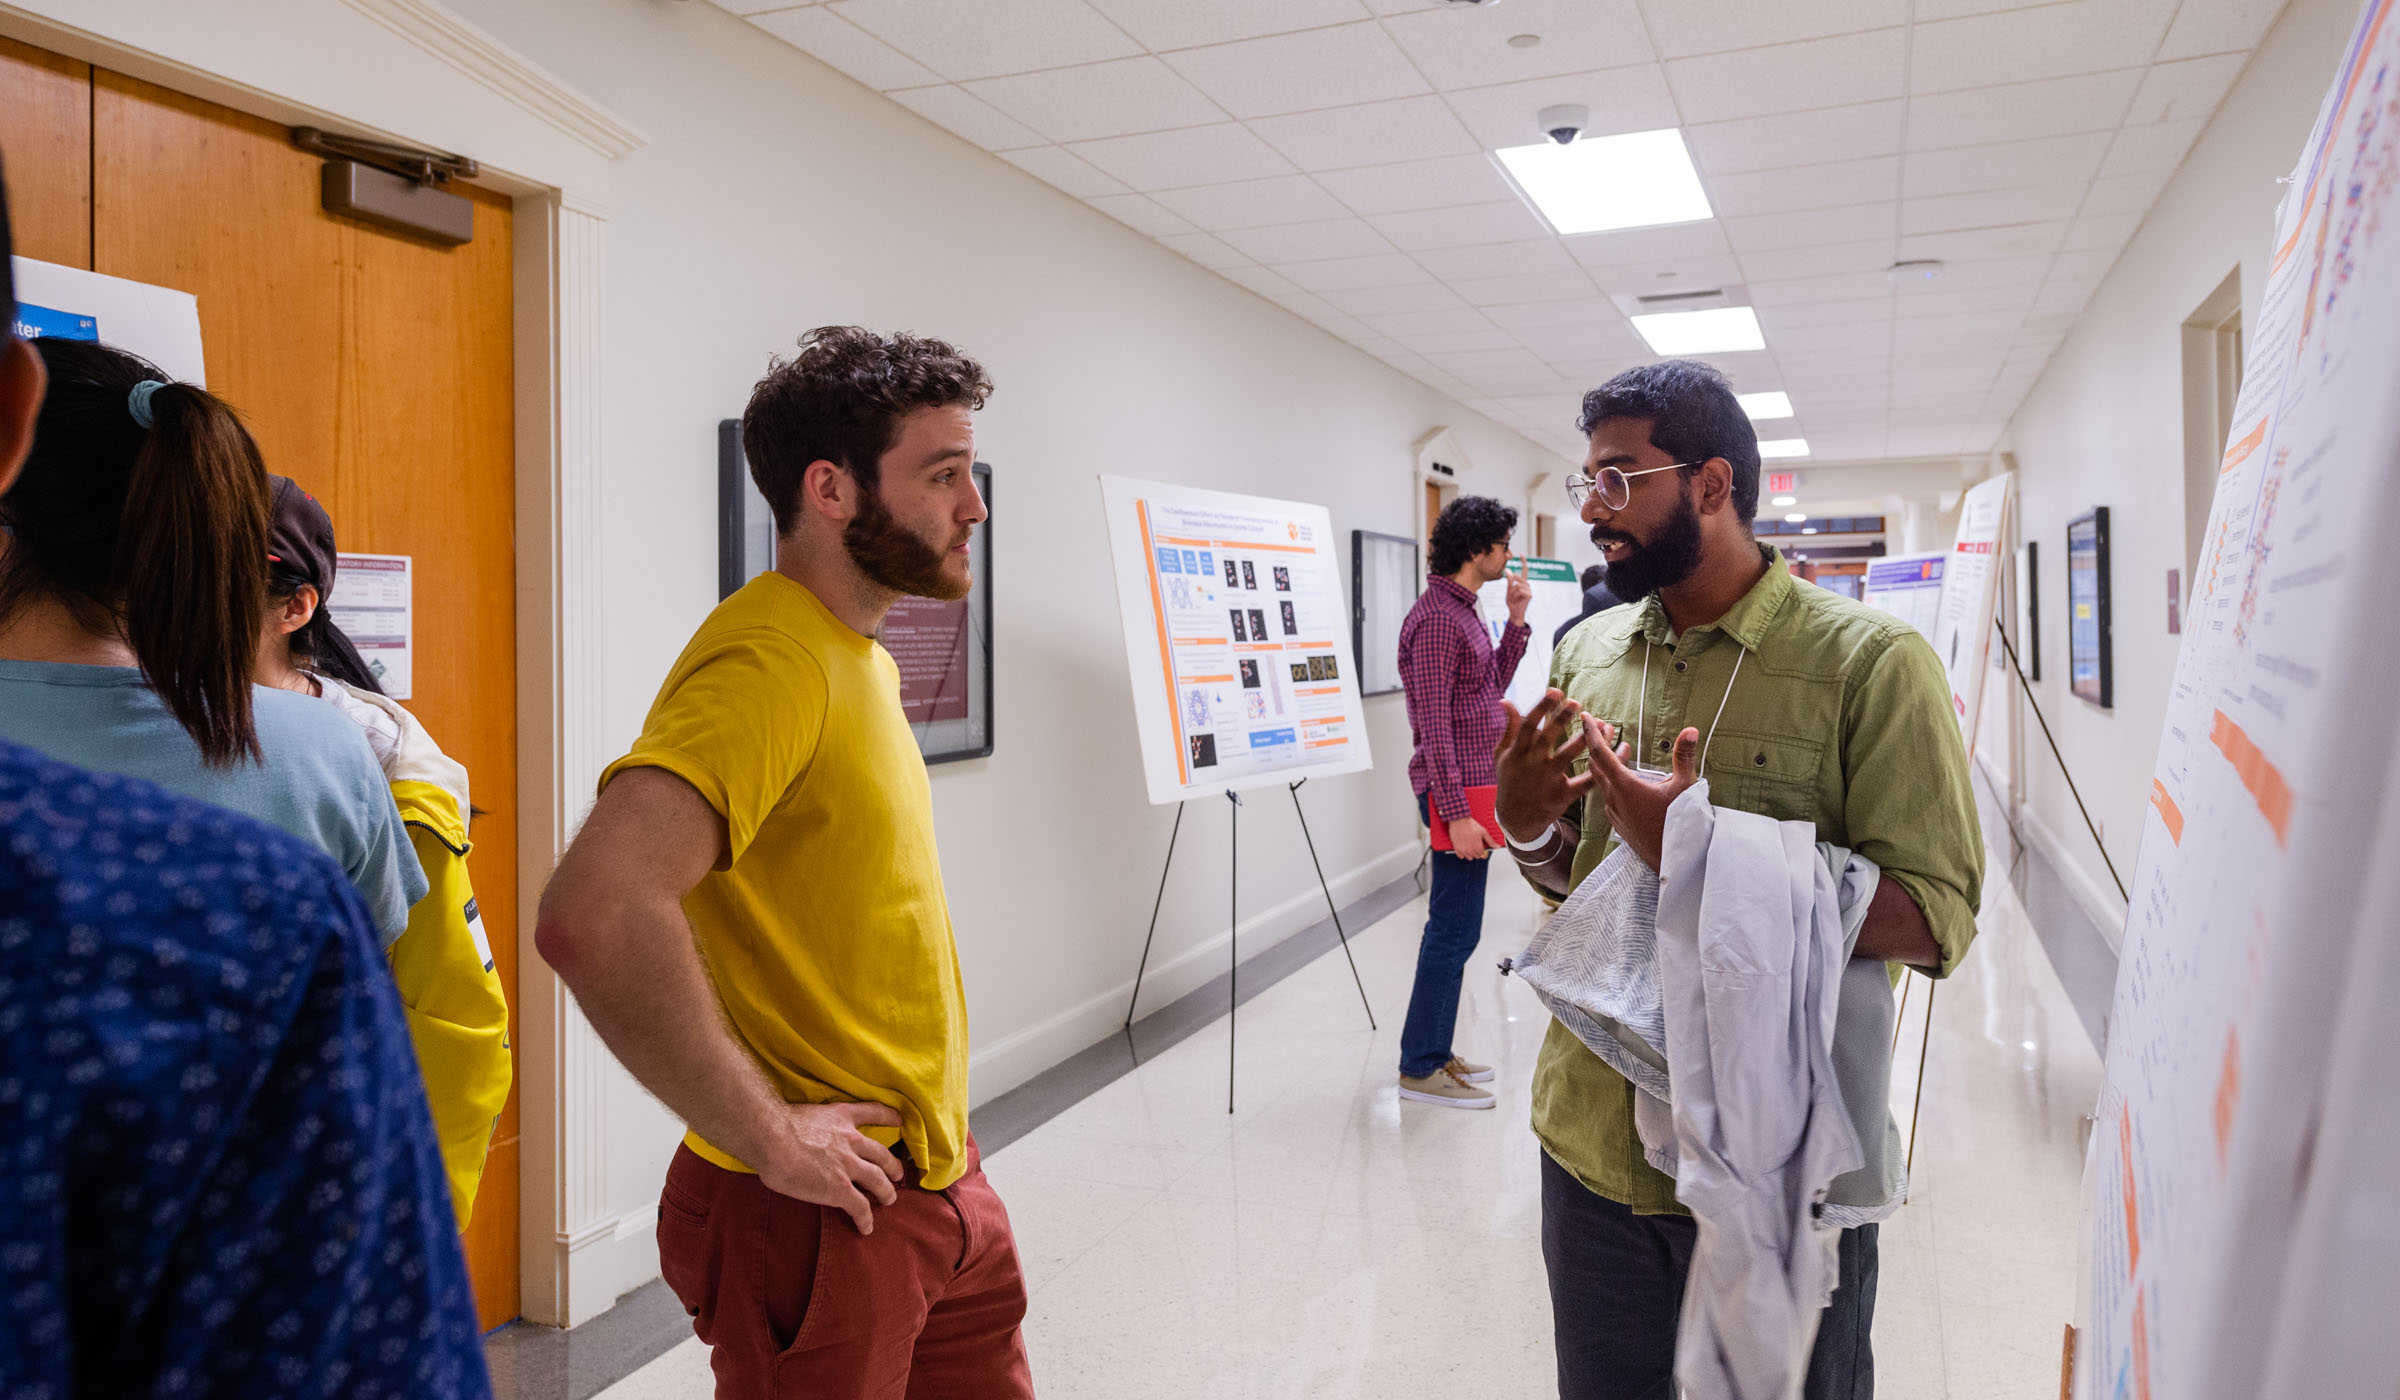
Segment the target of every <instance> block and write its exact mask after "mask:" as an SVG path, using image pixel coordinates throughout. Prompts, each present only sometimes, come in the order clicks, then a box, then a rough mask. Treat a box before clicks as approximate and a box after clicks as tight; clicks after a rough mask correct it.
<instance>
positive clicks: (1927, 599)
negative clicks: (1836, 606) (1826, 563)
mask: <svg viewBox="0 0 2400 1400" xmlns="http://www.w3.org/2000/svg"><path fill="white" fill-rule="evenodd" d="M1949 564H1950V552H1949V551H1948V550H1943V551H1941V552H1940V553H1936V554H1897V555H1893V556H1892V557H1890V558H1888V559H1877V560H1875V561H1873V562H1872V563H1870V564H1868V565H1867V581H1866V586H1865V588H1864V589H1863V590H1861V593H1860V597H1859V601H1860V602H1862V603H1865V604H1866V605H1867V606H1868V607H1870V608H1880V609H1882V610H1883V611H1885V612H1888V613H1890V614H1891V615H1892V616H1894V617H1897V618H1899V619H1900V620H1901V621H1903V622H1905V623H1907V624H1908V625H1909V626H1911V627H1914V628H1916V629H1917V630H1918V631H1919V632H1922V633H1924V634H1925V640H1926V641H1928V642H1930V641H1932V640H1933V632H1934V627H1935V625H1936V624H1938V623H1939V622H1940V621H1941V617H1942V575H1943V573H1944V572H1945V571H1946V570H1947V569H1948V568H1949Z"/></svg>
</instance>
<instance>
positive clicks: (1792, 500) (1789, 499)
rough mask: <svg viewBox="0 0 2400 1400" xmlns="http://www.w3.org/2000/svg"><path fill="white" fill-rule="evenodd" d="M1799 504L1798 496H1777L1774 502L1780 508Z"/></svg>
mask: <svg viewBox="0 0 2400 1400" xmlns="http://www.w3.org/2000/svg"><path fill="white" fill-rule="evenodd" d="M1799 503H1800V498H1799V497H1798V496H1777V497H1776V498H1775V500H1774V502H1773V504H1775V505H1779V506H1790V505H1798V504H1799Z"/></svg>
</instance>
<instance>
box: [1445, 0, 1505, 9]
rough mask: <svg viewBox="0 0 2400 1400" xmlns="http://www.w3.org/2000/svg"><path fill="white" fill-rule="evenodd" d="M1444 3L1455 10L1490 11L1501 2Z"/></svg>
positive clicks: (1451, 0) (1464, 0)
mask: <svg viewBox="0 0 2400 1400" xmlns="http://www.w3.org/2000/svg"><path fill="white" fill-rule="evenodd" d="M1442 3H1443V4H1445V5H1448V6H1449V7H1450V8H1451V9H1453V10H1488V9H1490V8H1491V7H1492V6H1494V5H1497V4H1499V3H1500V0H1442Z"/></svg>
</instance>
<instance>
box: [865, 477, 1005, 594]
mask: <svg viewBox="0 0 2400 1400" xmlns="http://www.w3.org/2000/svg"><path fill="white" fill-rule="evenodd" d="M842 548H843V549H844V550H845V551H847V552H848V554H849V555H850V562H851V563H853V564H856V565H857V566H858V571H859V572H860V573H862V574H865V575H866V576H867V578H868V580H869V581H870V582H872V583H874V584H875V585H876V586H878V587H881V588H888V589H890V590H892V591H893V592H894V593H905V594H909V595H911V596H913V597H918V598H934V599H939V600H940V601H942V602H945V603H948V602H955V601H957V600H958V599H960V598H964V597H966V596H967V592H968V590H969V589H971V588H973V587H974V580H973V579H972V578H969V579H966V580H965V581H963V582H962V581H961V580H959V579H958V578H956V577H954V576H952V575H951V574H950V573H949V572H948V571H947V570H945V569H944V568H943V567H942V566H943V565H944V564H945V563H947V562H948V560H949V557H950V556H949V553H948V551H946V550H941V549H936V548H935V547H934V546H932V545H929V544H927V543H926V542H925V541H924V540H922V539H920V538H919V537H918V536H917V535H916V534H914V533H913V532H911V531H910V530H909V529H908V528H907V527H906V526H904V525H902V524H901V523H900V521H899V519H898V518H897V517H895V516H894V515H893V514H892V512H891V510H890V509H889V508H888V507H886V506H885V505H884V503H883V494H882V493H881V492H880V491H877V490H874V489H872V488H870V489H868V490H866V491H863V492H861V493H860V495H859V503H858V514H857V516H856V517H855V518H853V519H852V520H851V521H850V523H849V524H847V525H845V526H843V527H842Z"/></svg>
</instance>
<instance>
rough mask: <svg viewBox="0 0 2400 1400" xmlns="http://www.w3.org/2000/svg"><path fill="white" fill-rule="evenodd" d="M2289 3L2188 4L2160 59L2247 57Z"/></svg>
mask: <svg viewBox="0 0 2400 1400" xmlns="http://www.w3.org/2000/svg"><path fill="white" fill-rule="evenodd" d="M2284 3H2285V0H2184V4H2183V8H2182V9H2180V10H2178V11H2177V12H2176V14H2175V25H2174V27H2173V28H2171V29H2169V30H2168V31H2167V38H2166V42H2165V43H2162V44H2160V45H2159V46H2158V55H2157V57H2158V59H2159V61H2160V62H2162V63H2163V62H2165V61H2167V60H2169V59H2176V58H2191V57H2193V56H2195V55H2198V54H2204V53H2247V52H2248V51H2249V50H2251V49H2253V48H2256V47H2257V46H2258V41H2259V40H2261V39H2263V38H2265V37H2266V35H2267V29H2268V26H2270V25H2272V24H2274V23H2275V16H2277V15H2279V14H2281V13H2283V7H2284Z"/></svg>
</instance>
